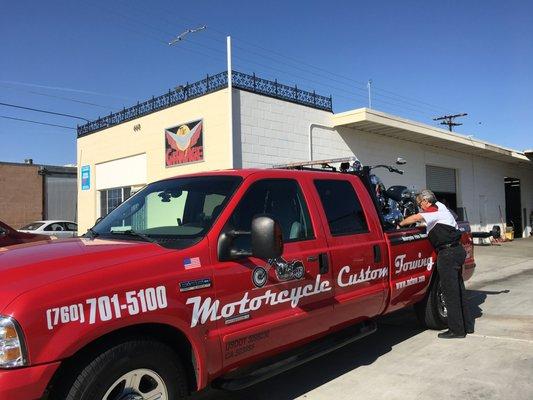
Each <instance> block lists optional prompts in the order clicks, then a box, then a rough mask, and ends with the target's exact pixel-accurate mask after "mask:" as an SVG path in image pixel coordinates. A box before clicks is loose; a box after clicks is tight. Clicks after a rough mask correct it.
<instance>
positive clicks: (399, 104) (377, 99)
mask: <svg viewBox="0 0 533 400" xmlns="http://www.w3.org/2000/svg"><path fill="white" fill-rule="evenodd" d="M129 6H130V8H129V9H131V4H129ZM108 10H109V11H111V12H112V13H114V14H115V15H118V16H119V17H121V18H122V19H126V20H130V21H133V22H135V23H139V24H140V25H143V26H145V27H147V28H149V29H152V30H153V31H158V32H161V33H164V34H165V35H173V34H175V32H172V33H171V32H170V31H167V30H165V29H161V28H160V27H155V26H153V25H151V24H148V23H146V22H145V21H140V20H139V19H137V18H135V17H132V16H131V15H125V14H123V13H120V12H118V11H116V10H110V9H108ZM135 10H137V11H138V9H135ZM150 10H151V9H150ZM145 11H146V10H145ZM152 14H153V13H152ZM154 15H155V14H154ZM159 18H161V16H159ZM161 19H163V20H166V21H167V23H168V24H169V25H170V24H172V25H173V26H175V23H174V22H172V23H170V22H168V21H169V20H168V19H166V18H164V17H163V18H161ZM181 19H187V18H184V17H182V18H181ZM188 20H189V21H191V22H194V23H195V24H197V23H198V22H197V21H192V20H190V19H188ZM129 30H131V29H129ZM211 30H213V31H215V32H219V33H220V34H223V32H221V31H219V30H217V29H213V28H211ZM135 33H137V34H140V35H144V34H145V33H141V32H139V31H135ZM206 33H207V32H206ZM204 35H205V34H203V35H202V36H204ZM207 36H212V35H207ZM150 37H152V38H155V40H157V41H158V42H161V43H165V44H166V43H167V42H166V41H165V40H163V39H160V38H159V36H157V37H155V36H154V35H152V34H151V33H150ZM209 38H210V39H211V37H209ZM212 40H214V39H212ZM238 40H240V41H242V42H244V43H249V45H250V46H253V47H256V48H259V49H262V50H264V51H267V52H269V53H271V54H274V55H277V56H279V57H283V59H284V60H285V61H286V60H287V59H292V60H295V62H297V63H298V64H304V65H308V66H309V67H311V68H314V69H316V70H320V71H324V72H325V73H326V74H327V75H325V74H324V73H317V72H314V71H310V70H307V69H305V68H302V67H300V66H294V65H290V64H288V63H287V62H280V61H279V60H277V59H276V58H273V57H271V56H265V55H264V54H259V53H257V52H254V51H252V50H249V49H246V48H245V47H243V46H239V45H236V46H235V47H237V48H238V49H240V50H241V51H244V52H248V53H252V54H255V55H259V56H261V57H262V58H265V57H266V58H269V59H271V60H274V61H276V62H278V64H282V65H284V66H286V67H288V68H292V69H298V70H300V71H302V72H304V73H305V74H312V75H315V76H319V77H322V78H325V79H328V80H330V81H333V82H337V83H340V84H343V85H344V84H345V83H346V82H344V81H340V80H338V79H335V78H332V76H338V77H340V78H342V79H344V80H347V81H351V82H354V83H356V84H358V85H364V84H363V83H362V82H359V81H357V80H354V79H352V78H348V77H345V76H343V75H340V74H336V73H332V72H331V71H328V70H325V69H323V68H320V67H317V66H315V65H311V64H306V63H303V62H302V61H301V60H297V59H295V58H293V57H290V56H286V55H284V54H281V53H278V52H275V51H272V50H269V49H267V48H265V47H263V46H260V45H256V44H253V43H251V42H248V41H246V40H243V39H238ZM185 42H189V43H192V44H194V45H195V46H198V47H202V48H205V49H207V50H209V51H210V52H215V53H219V54H222V55H225V52H224V51H222V50H220V49H216V48H213V47H211V46H207V45H205V44H202V43H199V42H198V41H196V40H192V39H189V38H188V40H187V41H184V43H185ZM178 48H181V49H182V50H186V51H189V52H193V53H196V54H200V55H202V56H204V57H208V58H209V59H212V58H213V57H215V58H219V57H223V56H217V55H214V54H205V53H203V52H200V51H198V50H196V49H191V48H188V47H185V46H178ZM234 57H235V58H237V59H239V60H241V61H243V62H244V63H248V64H249V63H252V64H256V65H259V66H262V67H263V68H267V69H270V70H274V71H277V72H280V73H283V74H287V75H291V76H297V77H298V79H299V80H302V76H301V74H298V75H296V74H294V73H291V72H288V71H286V70H282V69H280V68H274V67H272V66H270V65H265V64H262V63H259V62H256V61H251V60H248V59H245V58H243V57H241V56H238V55H235V56H234ZM303 80H305V81H307V82H313V83H314V84H317V85H320V86H322V87H327V88H331V89H334V90H335V91H342V92H344V93H349V94H350V95H351V96H353V95H357V96H359V97H360V98H365V99H366V93H367V90H366V89H363V88H360V87H357V86H355V87H352V89H355V90H358V91H359V92H361V93H360V94H355V93H353V92H352V91H351V90H347V89H344V88H339V87H336V86H333V85H327V84H325V83H323V82H319V81H316V80H312V79H309V78H303ZM380 91H382V92H387V93H391V94H392V95H393V96H389V95H384V94H381V93H379V92H380ZM373 92H374V93H373V95H374V96H373V97H374V103H375V104H376V103H379V104H382V103H383V104H388V105H389V106H391V107H394V108H396V109H401V110H402V111H403V110H409V111H411V112H415V113H417V114H420V115H424V116H428V117H430V118H432V117H433V115H430V114H427V113H425V112H423V111H421V110H419V109H413V108H410V107H406V105H405V103H407V104H409V105H411V106H414V107H421V106H420V105H419V103H420V104H425V105H426V106H425V108H428V107H431V109H432V110H438V112H440V111H441V110H442V108H440V107H439V106H433V105H431V104H430V103H425V102H421V101H419V100H414V102H413V101H410V100H409V98H408V97H406V96H403V95H397V94H395V93H394V92H391V91H387V90H384V89H379V88H376V87H373ZM376 92H377V93H376ZM336 96H339V97H344V98H353V97H351V96H350V97H348V96H340V95H339V94H336ZM381 97H384V98H387V99H389V100H390V101H386V100H381ZM396 97H401V98H403V99H405V100H403V101H400V100H398V99H397V98H396Z"/></svg>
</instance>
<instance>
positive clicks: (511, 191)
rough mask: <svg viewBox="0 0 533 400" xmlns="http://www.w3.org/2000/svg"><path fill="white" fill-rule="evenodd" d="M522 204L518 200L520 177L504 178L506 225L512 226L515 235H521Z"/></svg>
mask: <svg viewBox="0 0 533 400" xmlns="http://www.w3.org/2000/svg"><path fill="white" fill-rule="evenodd" d="M521 210H522V204H521V201H520V179H518V178H510V177H506V178H505V216H506V219H507V226H512V227H513V229H514V236H515V237H522V229H523V228H522V227H523V225H522V211H521Z"/></svg>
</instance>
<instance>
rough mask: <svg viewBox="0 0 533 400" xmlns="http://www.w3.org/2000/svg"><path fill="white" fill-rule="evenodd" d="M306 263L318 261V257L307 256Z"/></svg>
mask: <svg viewBox="0 0 533 400" xmlns="http://www.w3.org/2000/svg"><path fill="white" fill-rule="evenodd" d="M307 261H309V262H313V261H318V256H309V257H307Z"/></svg>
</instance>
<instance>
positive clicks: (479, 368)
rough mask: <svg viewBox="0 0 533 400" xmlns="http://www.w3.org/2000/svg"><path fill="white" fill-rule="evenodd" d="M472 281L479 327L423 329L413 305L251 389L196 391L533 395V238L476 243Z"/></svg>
mask: <svg viewBox="0 0 533 400" xmlns="http://www.w3.org/2000/svg"><path fill="white" fill-rule="evenodd" d="M475 252H476V253H475V256H476V260H477V268H476V273H475V274H474V276H473V278H472V279H471V280H470V281H469V282H467V285H466V286H467V289H468V296H469V299H470V302H471V307H472V311H473V314H474V316H475V317H476V332H475V334H472V335H468V336H467V338H466V339H461V340H442V339H437V337H436V336H437V333H436V332H434V331H422V330H421V329H420V328H419V327H418V324H417V322H416V319H415V318H414V315H413V313H412V312H410V310H405V311H401V312H399V313H396V314H394V315H390V316H387V317H385V318H382V319H381V320H380V321H379V322H380V323H379V328H378V332H376V333H375V334H373V335H371V336H369V337H367V338H364V339H362V340H360V341H358V342H356V343H354V344H352V345H349V346H347V347H344V348H342V349H340V350H338V351H335V352H333V353H330V354H329V355H327V356H324V357H321V358H319V359H317V360H314V361H312V362H310V363H308V364H306V365H303V366H301V367H298V368H296V369H293V370H291V371H289V372H286V373H284V374H281V375H278V376H277V377H274V378H272V379H269V380H267V381H265V382H262V383H260V384H257V385H255V386H253V387H251V388H249V389H246V390H243V391H240V392H235V393H227V392H221V391H216V390H213V389H209V390H206V391H203V392H201V393H198V394H196V395H194V396H193V398H194V399H198V400H208V399H213V400H214V399H242V400H244V399H335V400H342V399H358V400H363V399H372V400H376V399H386V400H393V399H402V400H403V399H446V400H449V399H461V400H465V399H484V400H489V399H524V400H528V399H533V240H532V239H522V240H515V241H514V242H511V243H505V244H503V245H502V246H490V247H480V246H476V248H475Z"/></svg>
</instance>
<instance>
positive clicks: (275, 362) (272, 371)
mask: <svg viewBox="0 0 533 400" xmlns="http://www.w3.org/2000/svg"><path fill="white" fill-rule="evenodd" d="M376 329H377V324H376V322H375V321H372V320H371V321H365V322H363V323H360V324H357V325H354V326H351V327H349V328H346V329H343V330H341V331H339V332H336V333H333V334H331V335H329V336H326V337H325V338H323V339H320V340H317V341H315V342H311V343H309V344H307V345H305V346H302V347H301V348H298V349H296V350H292V351H290V352H289V353H283V354H281V355H279V356H276V357H274V358H272V359H270V360H268V362H267V363H265V362H262V363H260V364H255V365H254V366H251V367H248V368H245V369H244V370H242V371H238V372H237V375H235V374H234V373H233V372H232V373H230V374H228V375H224V376H222V377H220V378H218V379H216V380H215V381H214V382H213V385H212V386H213V387H215V388H217V389H222V390H229V391H235V390H241V389H244V388H247V387H249V386H252V385H255V384H256V383H259V382H261V381H264V380H265V379H268V378H271V377H273V376H275V375H278V374H281V373H282V372H285V371H288V370H290V369H292V368H294V367H297V366H299V365H302V364H305V363H306V362H308V361H311V360H314V359H315V358H318V357H321V356H323V355H325V354H327V353H330V352H332V351H335V350H337V349H339V348H341V347H343V346H346V345H348V344H350V343H353V342H355V341H356V340H359V339H361V338H364V337H365V336H368V335H370V334H371V333H374V332H375V331H376Z"/></svg>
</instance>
